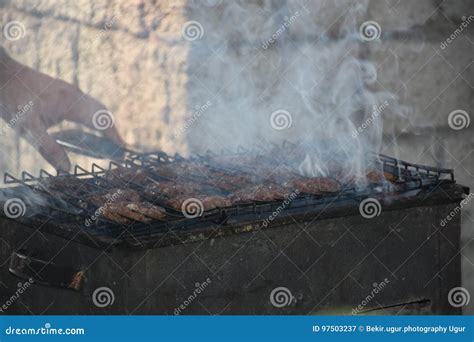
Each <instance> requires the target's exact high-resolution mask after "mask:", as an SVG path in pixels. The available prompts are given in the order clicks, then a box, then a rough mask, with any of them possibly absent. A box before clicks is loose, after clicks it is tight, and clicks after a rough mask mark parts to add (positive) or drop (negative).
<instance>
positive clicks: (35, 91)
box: [0, 48, 123, 171]
mask: <svg viewBox="0 0 474 342" xmlns="http://www.w3.org/2000/svg"><path fill="white" fill-rule="evenodd" d="M0 50H1V48H0ZM0 52H1V51H0ZM0 89H1V90H0V111H1V112H0V116H1V117H2V118H3V119H4V120H5V121H6V122H7V126H9V127H10V128H14V129H16V130H18V132H19V133H20V134H21V135H22V136H24V137H25V138H26V139H27V140H28V141H29V142H30V143H31V144H32V145H33V146H34V147H35V148H36V149H37V150H38V152H39V153H40V154H41V155H42V156H43V157H44V158H45V159H46V160H47V161H48V162H49V163H51V164H52V165H53V166H54V167H56V168H57V169H59V170H63V171H69V169H70V167H71V163H70V161H69V158H68V156H67V154H66V152H65V150H64V149H63V147H61V146H60V145H59V144H58V143H57V142H56V141H55V139H54V138H52V137H51V136H50V135H49V134H48V132H47V130H48V129H49V128H50V127H51V126H54V125H56V124H58V123H60V122H62V121H64V120H67V121H74V122H77V123H81V124H84V125H85V126H87V127H90V128H92V129H96V130H97V129H99V130H100V131H101V132H102V134H103V135H104V136H105V137H107V138H110V139H111V140H113V141H114V142H116V143H119V144H123V141H122V139H121V138H120V135H119V134H118V132H117V130H116V128H115V127H114V126H113V125H112V126H111V127H107V128H106V129H104V130H102V129H101V127H98V125H97V123H96V124H94V114H95V113H97V112H98V111H103V113H110V112H107V109H106V107H105V106H104V105H103V104H102V103H101V102H99V101H97V100H96V99H94V98H92V97H91V96H89V95H87V94H84V93H83V92H82V91H81V90H80V89H79V88H77V87H75V86H73V85H71V84H68V83H66V82H64V81H62V80H59V79H55V78H52V77H50V76H47V75H45V74H42V73H40V72H37V71H35V70H33V69H31V68H29V67H27V66H24V65H21V64H19V63H18V62H16V61H14V60H13V59H11V58H9V57H8V56H6V54H3V57H2V54H1V53H0ZM109 115H111V114H109ZM110 119H113V118H110Z"/></svg>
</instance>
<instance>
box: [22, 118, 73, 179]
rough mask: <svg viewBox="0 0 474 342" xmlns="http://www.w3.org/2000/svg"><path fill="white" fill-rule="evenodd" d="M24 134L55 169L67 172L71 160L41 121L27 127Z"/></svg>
mask: <svg viewBox="0 0 474 342" xmlns="http://www.w3.org/2000/svg"><path fill="white" fill-rule="evenodd" d="M24 136H25V138H26V139H27V140H28V141H29V142H30V143H31V145H32V146H33V147H35V148H36V149H37V150H38V152H39V153H40V154H41V155H42V156H43V158H44V159H45V160H46V161H47V162H48V163H50V164H51V165H53V166H54V167H55V168H56V169H57V170H61V171H66V172H68V171H69V170H70V169H71V162H70V161H69V158H68V156H67V154H66V151H65V150H64V149H63V148H62V147H61V146H60V145H59V144H58V143H57V142H56V140H55V139H54V138H52V137H51V136H50V135H49V134H48V132H47V131H46V127H44V126H43V125H42V124H41V123H39V124H37V125H36V126H35V127H34V128H30V129H28V130H27V131H26V133H25V134H24Z"/></svg>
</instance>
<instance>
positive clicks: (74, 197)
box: [1, 151, 455, 248]
mask: <svg viewBox="0 0 474 342" xmlns="http://www.w3.org/2000/svg"><path fill="white" fill-rule="evenodd" d="M242 153H247V151H242ZM194 159H197V160H199V161H201V162H206V161H207V156H206V155H202V156H196V157H194ZM184 160H185V159H184V158H183V157H181V156H179V155H175V156H168V155H167V154H166V153H164V152H161V151H160V152H153V153H146V154H129V155H128V158H127V159H126V160H125V162H123V163H117V162H110V163H109V165H108V167H107V168H103V167H101V166H99V165H97V164H95V163H94V164H92V166H91V169H90V170H87V169H84V168H82V167H80V166H75V168H74V171H73V172H72V173H64V172H58V173H57V174H55V175H53V174H50V173H48V172H46V171H45V170H40V172H39V176H37V177H35V176H33V175H32V174H30V173H28V172H26V171H25V172H22V173H21V176H20V177H19V178H16V177H14V176H13V175H11V174H9V173H5V175H4V183H5V184H8V185H12V184H14V185H17V186H15V187H8V188H4V189H1V192H2V193H3V197H4V198H7V199H8V198H13V197H14V198H20V199H22V200H23V201H24V202H25V203H31V204H32V205H31V208H29V210H27V215H24V216H22V217H19V218H17V219H16V220H18V221H19V222H20V223H23V224H25V225H27V226H30V227H33V228H35V227H45V229H46V230H48V231H49V232H50V233H53V234H56V235H59V236H62V237H66V238H68V239H73V240H76V241H78V242H81V243H86V244H89V245H91V246H93V247H103V246H108V245H110V244H116V245H127V246H132V247H138V248H142V247H150V246H155V245H160V244H161V243H164V242H165V241H166V243H182V242H187V241H192V240H193V239H194V238H196V234H198V233H199V234H202V232H203V231H206V232H207V234H208V236H220V235H224V234H227V233H229V232H232V231H238V230H241V229H243V228H242V227H243V226H247V227H249V226H252V225H254V226H260V227H261V224H262V220H265V219H266V218H267V217H269V215H271V214H272V213H273V212H275V211H276V210H278V209H279V208H281V206H282V204H283V201H273V202H253V203H249V204H245V205H234V206H232V207H227V208H216V209H213V210H210V211H206V212H205V213H204V215H203V216H202V217H197V218H193V219H187V218H185V217H184V216H183V215H182V213H179V212H176V210H173V209H172V208H166V210H167V217H166V219H165V220H164V221H153V222H151V223H142V222H132V223H131V224H127V225H123V224H118V223H115V222H111V221H108V220H106V219H103V218H99V219H97V220H96V221H95V223H94V225H92V226H89V227H88V226H86V225H85V220H86V219H87V218H89V217H91V216H92V215H94V213H95V211H96V210H97V209H98V207H94V206H90V205H89V206H87V207H85V206H84V201H83V196H85V195H91V194H94V193H95V192H100V191H103V190H104V189H109V188H110V189H111V188H113V186H112V185H111V184H109V183H108V181H107V180H106V179H104V178H103V177H102V176H103V175H104V174H105V173H106V172H107V171H109V170H114V169H116V168H121V167H125V168H140V169H145V170H148V171H150V170H151V167H152V166H155V165H159V164H161V163H167V164H172V163H177V162H180V161H184ZM377 160H379V161H380V163H381V164H382V167H383V170H384V171H386V172H389V173H391V174H393V175H396V176H397V181H396V182H395V183H394V184H393V186H390V185H389V184H372V185H370V186H367V187H366V188H364V189H356V188H344V189H342V190H341V191H339V192H337V193H326V194H321V195H308V194H300V195H299V196H297V197H296V198H295V199H294V200H292V201H289V203H287V204H286V205H285V206H284V209H283V210H282V211H281V213H280V214H279V219H284V218H285V217H290V216H293V215H304V214H308V213H309V214H316V213H321V212H322V211H325V210H327V208H328V207H331V208H333V209H334V208H347V207H348V206H352V207H354V205H356V204H358V203H360V201H361V200H362V199H364V198H367V197H379V198H389V197H390V196H392V197H394V196H395V197H396V196H400V195H401V194H409V193H410V191H412V190H421V189H433V188H434V187H436V186H439V185H440V184H443V183H454V182H455V181H454V174H453V171H452V170H448V169H440V168H434V167H429V166H423V165H417V164H412V163H408V162H403V161H400V160H397V159H394V158H390V157H388V156H385V155H378V156H377ZM220 170H221V171H222V170H225V172H233V170H229V169H222V168H220ZM151 174H152V173H151ZM48 178H61V179H64V180H66V181H67V180H68V179H74V180H76V179H80V180H81V181H82V182H83V184H84V187H83V189H82V190H79V193H77V192H76V193H73V192H68V191H67V190H65V191H64V193H62V195H61V198H57V196H55V194H54V193H51V192H50V191H49V190H48V189H47V188H44V187H42V186H41V181H43V180H45V179H48ZM127 186H130V187H131V188H133V189H135V190H137V191H139V192H140V193H141V192H142V191H143V187H142V186H141V185H140V184H138V183H134V182H133V181H132V182H130V183H129V184H127ZM37 195H39V197H40V198H41V200H40V201H38V202H32V198H34V197H36V196H37ZM160 205H161V204H160Z"/></svg>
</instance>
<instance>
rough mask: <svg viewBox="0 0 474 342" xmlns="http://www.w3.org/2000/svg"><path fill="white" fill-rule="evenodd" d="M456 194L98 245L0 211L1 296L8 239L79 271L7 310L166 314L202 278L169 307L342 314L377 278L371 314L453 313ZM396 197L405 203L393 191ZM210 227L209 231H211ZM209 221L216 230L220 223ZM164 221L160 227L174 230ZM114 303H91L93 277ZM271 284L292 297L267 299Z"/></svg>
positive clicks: (13, 282)
mask: <svg viewBox="0 0 474 342" xmlns="http://www.w3.org/2000/svg"><path fill="white" fill-rule="evenodd" d="M463 193H464V189H463V188H462V187H460V186H457V185H449V186H447V187H444V188H442V189H441V188H436V189H432V190H431V191H424V192H421V193H419V194H418V195H417V196H414V198H415V199H416V200H417V203H418V206H413V202H411V201H413V196H408V197H407V198H405V199H403V200H400V201H398V202H392V203H388V204H384V205H383V208H382V212H381V214H380V216H378V217H375V218H373V219H365V218H363V217H362V216H361V215H360V214H359V213H358V212H357V209H356V208H354V210H353V212H347V211H345V210H344V211H345V213H344V215H345V216H340V214H341V212H339V213H337V216H336V217H332V218H331V217H330V215H329V216H324V215H323V216H319V217H318V216H314V215H302V216H297V215H296V216H294V217H293V218H289V217H287V218H281V220H275V221H274V222H272V223H271V224H270V225H269V227H266V228H264V229H252V227H255V225H254V224H249V225H245V224H244V225H240V226H238V231H236V232H233V233H230V234H229V235H225V236H221V237H216V238H213V237H208V238H206V237H204V236H201V235H200V234H195V235H193V236H190V237H189V239H188V240H186V241H185V242H186V243H181V242H180V243H179V244H176V245H169V246H167V247H158V248H154V249H148V250H134V251H130V250H124V249H117V248H115V247H114V246H109V247H108V248H107V249H106V250H105V252H102V251H100V250H97V249H95V248H90V247H88V246H85V245H81V244H77V243H75V242H73V241H68V240H65V239H62V238H57V237H54V236H52V235H50V234H48V233H47V232H46V226H43V227H41V228H38V229H36V230H32V229H31V228H28V227H25V226H23V225H21V224H19V223H18V222H15V221H6V220H0V241H1V242H2V244H1V246H0V247H1V248H0V265H2V264H3V265H4V266H3V269H2V274H3V275H4V276H3V277H2V283H3V284H4V287H3V290H2V291H0V296H2V298H0V299H1V300H6V299H7V298H9V297H10V295H11V293H13V292H14V291H15V290H16V288H17V282H18V278H16V277H15V276H14V275H9V274H8V272H7V270H6V269H5V267H7V266H8V258H9V257H10V255H11V252H12V251H13V250H17V249H18V248H22V249H25V250H27V251H29V253H32V254H34V253H35V251H39V252H41V253H43V255H44V254H45V252H48V253H49V256H50V258H49V259H46V260H49V261H50V262H52V263H56V264H58V265H62V266H66V265H68V263H69V264H70V263H73V264H74V265H84V266H83V267H80V269H83V270H84V271H85V272H86V274H87V275H90V276H89V277H88V279H87V282H85V283H84V287H83V289H82V290H81V291H80V292H75V291H70V290H67V289H60V288H54V287H46V286H39V285H37V284H33V285H32V287H31V288H30V289H28V291H26V292H25V293H24V294H23V295H22V297H21V303H20V301H17V302H15V303H14V304H13V305H12V306H11V307H10V308H9V309H8V311H6V312H7V313H8V314H31V313H34V314H41V313H43V314H170V315H173V314H175V311H176V309H177V308H179V307H180V305H181V304H183V303H185V301H188V299H189V296H190V295H191V294H192V293H193V291H194V289H195V288H196V285H195V284H196V283H202V282H203V281H205V280H206V279H208V278H209V279H210V280H211V282H210V285H209V286H208V287H207V288H206V289H205V290H204V291H203V292H202V293H201V294H200V295H199V297H197V298H196V299H195V300H193V301H190V302H189V304H188V305H186V308H185V309H184V310H183V311H182V312H181V313H180V314H204V315H207V314H335V313H338V314H351V313H352V310H353V309H354V308H355V307H357V306H358V305H359V304H360V303H362V301H364V300H365V299H366V297H367V296H368V295H369V294H370V292H371V291H372V289H373V288H374V285H373V284H374V283H380V282H382V281H384V280H385V279H386V278H387V279H388V280H389V283H388V285H387V287H385V288H384V289H383V290H382V291H380V292H379V293H378V294H377V296H376V297H375V298H374V299H373V300H371V301H369V302H368V304H367V305H365V306H364V310H363V311H364V312H368V313H370V314H459V313H460V310H459V309H458V308H453V307H452V306H450V305H449V303H448V292H449V290H450V289H452V288H453V287H455V286H459V285H460V282H461V276H460V254H459V234H460V215H456V216H455V217H453V219H452V220H450V221H449V222H448V223H447V225H445V226H443V227H441V226H440V221H441V219H443V218H445V217H446V216H447V215H449V214H450V213H451V212H452V211H453V210H454V208H455V207H456V206H458V205H459V203H458V202H459V200H460V199H461V197H462V194H463ZM404 201H405V202H404ZM211 230H212V229H211V227H209V231H211ZM218 231H221V230H220V229H219V230H218ZM174 233H175V232H169V233H168V235H170V236H173V235H174ZM162 238H163V237H162ZM104 286H105V287H108V288H110V289H111V290H112V291H113V293H114V298H115V300H114V302H113V304H111V305H109V306H106V307H97V306H96V305H95V304H94V302H93V293H94V291H95V290H96V289H97V288H99V287H104ZM277 287H285V288H287V289H289V290H290V291H291V294H292V296H294V298H295V300H294V301H292V302H291V303H289V304H288V305H286V306H283V307H275V306H274V305H272V304H271V302H270V295H271V292H272V291H273V290H274V289H275V288H277Z"/></svg>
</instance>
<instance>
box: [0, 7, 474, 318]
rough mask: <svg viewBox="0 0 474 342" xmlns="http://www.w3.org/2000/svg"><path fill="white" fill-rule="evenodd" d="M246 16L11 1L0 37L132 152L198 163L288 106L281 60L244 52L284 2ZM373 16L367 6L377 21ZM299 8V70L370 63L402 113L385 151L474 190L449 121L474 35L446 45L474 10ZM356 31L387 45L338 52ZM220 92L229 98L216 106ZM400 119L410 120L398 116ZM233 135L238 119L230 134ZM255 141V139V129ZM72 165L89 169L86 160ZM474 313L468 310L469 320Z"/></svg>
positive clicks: (473, 162) (32, 160)
mask: <svg viewBox="0 0 474 342" xmlns="http://www.w3.org/2000/svg"><path fill="white" fill-rule="evenodd" d="M237 3H238V4H240V6H239V7H237V9H236V7H235V6H234V7H232V8H231V6H230V5H229V3H228V2H226V1H219V0H207V1H203V2H200V1H192V0H189V1H185V0H183V1H144V2H142V1H106V0H101V1H92V0H81V1H66V0H50V1H13V0H11V1H7V0H3V1H0V23H1V24H2V26H3V25H4V23H5V22H8V21H9V20H19V21H21V22H22V23H23V24H24V25H25V27H26V28H27V32H26V35H25V37H24V38H23V39H22V40H21V41H19V42H8V41H2V42H1V44H2V45H3V46H4V47H5V48H6V49H7V50H8V51H9V52H10V53H11V54H12V55H13V56H14V57H15V58H16V59H18V60H19V61H21V62H23V63H25V64H27V65H29V66H32V67H33V68H36V69H38V70H40V71H42V72H45V73H47V74H49V75H52V76H56V77H60V78H62V79H64V80H66V81H68V82H71V83H75V84H77V85H78V86H80V87H81V88H82V90H83V91H85V92H87V93H90V94H91V95H93V96H96V97H97V98H99V99H101V100H102V101H104V102H105V103H106V104H107V105H108V106H109V107H110V109H111V110H112V111H113V113H114V115H115V117H116V122H117V126H118V128H119V130H120V132H121V133H122V134H123V136H124V137H125V139H126V140H127V142H128V143H130V144H131V145H134V146H136V147H149V148H159V149H162V150H165V151H167V152H170V153H173V152H175V151H179V152H182V153H186V152H188V151H189V150H190V149H191V150H193V149H196V148H197V146H198V148H197V149H198V150H201V149H204V148H206V147H214V146H216V145H215V142H213V141H214V140H213V139H214V137H212V136H206V134H205V132H206V131H205V130H204V131H203V130H202V128H205V127H207V126H206V125H210V124H211V125H212V123H213V122H215V121H213V120H216V119H217V120H218V119H219V113H220V112H222V111H226V112H227V113H228V112H231V113H233V115H231V116H232V117H233V118H234V119H236V120H238V118H239V114H241V113H246V112H245V110H247V109H249V108H256V109H257V112H259V113H267V112H266V111H268V110H272V108H275V106H277V105H281V103H285V97H284V96H281V95H279V96H275V94H278V85H277V84H271V85H268V84H265V83H264V81H263V80H265V79H268V76H269V75H270V76H274V77H277V76H279V72H280V70H279V67H280V62H281V56H279V55H278V53H275V49H268V50H262V49H261V41H256V42H255V41H246V40H245V39H243V37H244V38H245V37H247V35H242V32H243V31H244V30H245V31H253V32H255V34H256V35H261V36H264V37H266V36H268V34H269V33H271V32H273V31H274V30H275V26H273V25H271V24H269V23H268V20H267V19H268V18H269V17H271V16H272V15H273V14H274V13H275V11H276V9H278V8H281V7H282V6H283V5H285V1H272V2H270V1H268V0H266V1H264V0H260V1H250V2H243V1H238V2H237ZM198 5H199V6H198ZM363 5H368V7H367V8H368V10H367V11H364V10H363V9H364V8H365V6H363ZM301 6H304V11H303V12H302V13H304V15H303V16H301V17H300V18H298V20H297V21H295V23H294V24H293V25H292V26H291V28H290V30H289V33H290V37H291V39H290V41H291V44H293V49H294V56H293V58H297V57H299V58H300V63H305V59H304V58H303V57H302V56H299V53H298V51H300V50H303V51H304V52H305V53H306V54H307V57H308V58H310V59H316V60H317V58H318V56H319V55H320V53H321V52H322V51H325V50H328V49H334V50H335V51H338V52H337V53H336V54H335V55H336V60H337V59H338V58H343V57H344V54H345V53H346V52H347V51H350V53H351V54H352V53H354V54H356V55H358V56H360V57H361V58H366V59H367V60H370V61H372V62H373V63H374V65H375V67H376V75H377V81H376V82H375V84H374V85H373V87H374V90H387V91H390V92H392V93H394V94H396V95H397V97H398V100H399V102H400V104H401V107H397V108H395V107H389V108H388V109H387V110H386V111H385V112H384V113H383V115H382V116H383V118H384V130H385V140H386V141H385V148H384V152H386V153H388V154H392V155H399V156H400V157H401V158H402V159H406V160H410V161H412V162H419V163H426V164H432V165H437V166H445V167H451V168H454V169H455V172H456V176H457V178H458V181H459V183H462V184H465V185H468V186H470V187H471V189H472V188H474V181H473V170H474V154H473V146H474V145H473V141H472V136H473V135H472V132H473V130H474V124H472V123H471V125H470V126H469V127H468V128H466V129H464V130H461V131H454V130H452V129H450V128H449V126H448V121H447V117H448V114H449V113H450V112H451V111H453V110H455V109H464V110H466V111H468V112H469V113H470V116H471V119H472V118H473V113H472V108H474V106H473V104H474V102H473V101H474V96H473V95H474V93H473V86H474V72H473V59H472V58H473V56H474V53H473V52H474V44H473V42H474V32H473V31H474V24H471V25H470V26H469V27H468V29H467V30H466V31H465V32H463V34H462V35H461V36H460V37H458V38H456V39H455V40H454V42H453V43H452V44H449V45H448V46H447V48H446V49H444V50H443V49H441V48H440V43H441V42H443V41H445V40H446V38H448V37H449V36H450V35H451V34H452V33H453V32H454V30H456V28H458V27H459V24H460V20H461V17H462V16H466V17H469V15H474V8H473V2H472V1H470V0H444V1H442V0H436V1H435V0H420V1H404V0H402V1H400V0H384V1H378V0H371V1H369V2H368V3H367V1H362V2H355V1H349V0H338V1H323V0H318V1H290V2H288V5H287V9H286V11H287V14H290V15H291V14H292V13H294V11H295V9H300V8H301ZM349 6H356V7H357V6H362V10H361V11H360V12H359V15H358V16H356V17H352V16H347V15H346V12H345V11H346V9H347V8H348V7H349ZM232 11H237V12H236V13H232ZM282 16H284V13H282ZM113 18H116V20H115V21H114V25H113V26H112V27H111V28H110V29H107V30H104V25H105V24H106V23H107V21H108V20H111V19H113ZM224 18H225V19H224ZM277 19H278V18H277ZM280 19H281V18H280ZM189 20H197V21H199V22H200V23H201V24H202V26H203V28H204V35H203V38H202V39H201V40H196V41H194V42H188V41H185V40H183V38H182V36H181V28H182V26H183V24H184V23H185V22H187V21H189ZM351 20H355V22H356V23H357V24H360V23H361V22H363V21H364V20H375V21H377V22H378V23H379V24H380V26H381V29H382V39H381V41H379V42H370V43H361V42H359V41H357V39H356V40H355V41H354V42H353V43H352V45H351V46H350V47H349V46H344V48H345V49H344V48H340V47H339V46H338V44H339V43H338V39H339V36H340V35H341V34H343V33H344V32H343V31H344V30H343V28H344V27H347V22H348V21H351ZM277 22H278V20H277ZM321 32H324V35H325V37H326V40H325V41H323V42H321V44H320V45H318V46H317V47H316V48H315V47H313V45H312V44H311V43H312V42H313V41H314V39H316V38H317V36H318V34H319V33H321ZM2 38H3V37H2ZM285 39H286V38H285ZM283 41H285V40H284V39H283V38H282V43H283ZM286 41H287V40H286ZM221 48H222V49H228V50H226V51H228V54H227V57H229V59H221V58H219V57H220V56H221V54H220V52H221V50H220V49H221ZM338 49H339V50H338ZM338 56H339V57H338ZM229 61H232V62H233V63H234V64H233V66H234V67H235V65H238V66H241V67H242V71H241V72H240V73H238V78H237V79H233V78H232V77H230V76H233V75H235V73H230V72H228V71H226V70H225V67H226V63H229ZM215 66H218V67H219V68H215ZM216 70H224V71H223V72H222V73H219V72H216ZM235 82H237V83H235ZM242 83H243V86H242ZM236 84H239V86H238V87H237V86H236ZM246 84H248V87H246ZM223 86H226V87H225V92H222V94H220V95H222V96H218V97H216V94H217V92H219V91H220V90H221V88H223ZM242 89H243V91H242ZM248 89H259V90H260V91H261V94H259V98H260V102H259V103H258V104H257V105H256V104H255V103H249V102H245V101H243V102H241V103H243V106H239V107H237V106H235V105H233V104H234V103H235V99H242V98H243V99H245V98H246V96H249V94H248V93H247V91H248ZM260 95H261V96H260ZM212 99H214V101H213V105H212V106H211V107H210V109H209V110H208V111H206V112H205V113H204V114H203V115H201V116H200V117H199V118H198V120H197V121H196V123H195V124H194V125H193V129H191V130H190V131H189V132H187V133H188V134H187V135H186V134H183V135H178V136H176V135H174V134H173V133H174V132H175V131H176V129H180V128H181V127H183V125H185V123H186V120H187V118H189V116H190V115H191V114H192V111H193V110H195V108H196V106H200V105H202V104H204V103H205V102H206V101H208V100H212ZM399 109H403V115H402V116H400V112H398V111H399ZM395 111H397V112H395ZM253 114H254V113H246V114H245V115H250V116H252V115H253ZM262 115H263V114H262ZM260 120H266V117H265V116H263V119H262V118H260ZM304 122H305V117H304V113H303V114H301V120H300V123H299V124H300V125H303V126H304ZM232 124H233V122H232V120H231V121H230V122H229V126H232ZM297 124H298V123H296V122H295V125H297ZM252 129H255V127H249V130H252ZM391 132H393V133H394V134H395V136H397V137H398V138H397V143H396V144H395V143H394V141H393V140H392V138H391V137H389V133H391ZM223 135H224V138H225V134H223ZM13 142H14V139H12V138H11V136H10V137H7V138H4V141H3V142H2V150H3V151H4V152H6V157H5V156H4V158H6V159H8V160H3V161H2V160H0V162H2V163H3V165H5V164H6V163H7V162H8V165H9V168H8V169H9V170H11V171H14V172H15V171H18V169H17V170H15V168H16V165H15V162H14V159H16V157H17V156H16V152H15V146H14V143H13ZM190 146H191V147H190ZM21 149H22V157H21V163H20V164H19V169H27V170H31V171H35V169H37V168H39V167H40V166H45V163H44V162H43V161H42V160H41V158H39V157H38V156H37V154H35V153H34V151H32V149H31V148H30V147H29V146H28V145H27V144H26V143H24V142H23V143H22V144H21ZM4 154H5V153H4ZM0 158H1V157H0ZM74 160H75V161H78V162H84V161H83V160H82V159H81V158H75V159H74ZM473 219H474V208H473V204H472V203H471V204H470V207H469V208H468V210H465V211H464V216H463V222H464V224H463V243H464V245H463V248H464V249H463V251H462V254H463V258H462V262H463V277H464V285H465V286H466V287H468V289H469V290H470V291H471V293H474V281H473V280H472V279H474V274H473V271H472V270H473V267H472V265H473V264H474V244H472V243H471V241H472V240H471V239H472V236H473V235H472V228H473ZM472 310H473V309H472V308H471V307H469V308H468V309H467V312H469V313H472V312H473V311H472Z"/></svg>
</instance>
